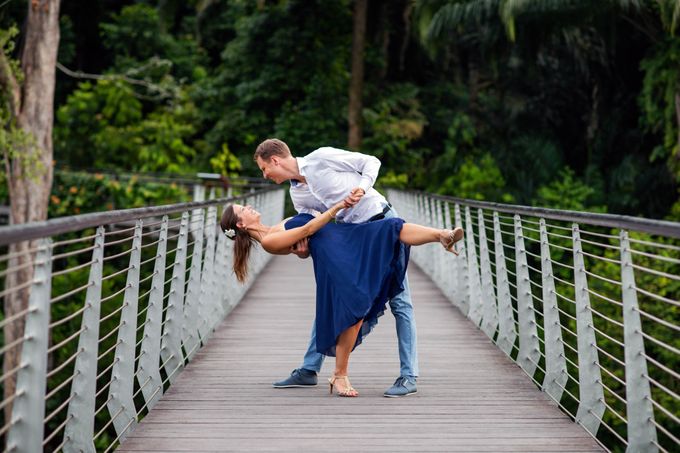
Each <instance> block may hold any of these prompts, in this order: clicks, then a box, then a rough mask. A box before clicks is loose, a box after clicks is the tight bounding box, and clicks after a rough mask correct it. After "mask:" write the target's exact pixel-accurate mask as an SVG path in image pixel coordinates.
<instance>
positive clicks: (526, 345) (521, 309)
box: [515, 215, 541, 376]
mask: <svg viewBox="0 0 680 453" xmlns="http://www.w3.org/2000/svg"><path fill="white" fill-rule="evenodd" d="M515 264H516V269H515V272H516V273H517V281H516V283H517V320H518V322H519V353H518V354H517V363H518V364H519V366H521V367H522V369H524V371H525V372H526V373H527V374H528V375H529V376H533V375H534V373H535V372H536V366H537V364H538V360H539V358H540V354H541V351H540V349H538V329H537V328H536V314H535V313H534V301H533V299H532V295H531V280H529V266H528V264H527V252H526V248H525V246H524V230H523V229H522V219H521V218H520V216H519V215H515Z"/></svg>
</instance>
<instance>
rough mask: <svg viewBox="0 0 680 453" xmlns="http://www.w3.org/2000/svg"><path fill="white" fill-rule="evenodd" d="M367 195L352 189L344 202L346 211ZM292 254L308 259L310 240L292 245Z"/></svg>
mask: <svg viewBox="0 0 680 453" xmlns="http://www.w3.org/2000/svg"><path fill="white" fill-rule="evenodd" d="M365 194H366V191H365V190H364V189H362V188H361V187H355V188H354V189H352V190H351V191H350V193H349V195H347V197H346V198H345V199H344V200H343V201H342V203H344V205H345V209H349V208H352V207H353V206H355V205H356V204H357V203H359V201H360V200H361V198H362V197H363V196H364V195H365ZM290 253H294V254H296V255H297V256H298V258H307V257H308V256H309V238H304V239H302V240H300V241H298V242H297V243H295V245H292V246H291V247H290Z"/></svg>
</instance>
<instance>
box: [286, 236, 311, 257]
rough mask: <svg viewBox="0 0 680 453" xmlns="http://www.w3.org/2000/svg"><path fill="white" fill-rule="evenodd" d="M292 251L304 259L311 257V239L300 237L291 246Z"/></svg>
mask: <svg viewBox="0 0 680 453" xmlns="http://www.w3.org/2000/svg"><path fill="white" fill-rule="evenodd" d="M290 253H294V254H296V255H297V256H298V258H302V259H304V258H307V257H309V239H307V238H304V239H300V240H299V241H298V242H296V243H295V244H294V245H292V246H291V247H290Z"/></svg>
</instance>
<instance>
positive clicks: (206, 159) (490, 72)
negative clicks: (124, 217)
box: [0, 0, 680, 220]
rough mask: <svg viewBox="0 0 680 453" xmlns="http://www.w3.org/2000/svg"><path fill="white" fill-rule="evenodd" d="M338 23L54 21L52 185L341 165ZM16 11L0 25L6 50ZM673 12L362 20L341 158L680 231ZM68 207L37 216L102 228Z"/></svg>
mask: <svg viewBox="0 0 680 453" xmlns="http://www.w3.org/2000/svg"><path fill="white" fill-rule="evenodd" d="M354 3H355V2H352V1H349V0H306V1H300V0H289V1H284V0H278V1H265V0H257V1H255V0H249V1H246V0H240V1H238V0H236V1H228V0H188V1H179V0H147V1H134V0H100V1H96V2H93V1H91V0H70V1H68V2H62V5H61V27H60V28H61V43H60V48H59V58H58V60H59V63H60V65H62V66H61V68H63V70H62V69H60V70H59V71H58V73H57V93H56V106H55V109H56V112H55V129H54V146H55V151H54V158H55V165H56V168H57V169H59V168H72V169H83V170H90V169H107V170H116V171H125V172H173V173H185V174H190V173H195V172H198V171H215V172H220V173H232V174H233V173H235V172H240V173H242V174H245V175H251V176H256V175H257V174H258V172H257V168H256V167H255V165H254V164H253V162H252V158H251V156H252V152H253V150H254V148H255V146H256V145H257V144H258V143H259V141H261V140H262V139H264V138H267V137H271V136H276V137H279V138H282V139H283V140H285V141H286V142H287V143H288V144H289V145H290V146H291V149H292V150H293V152H294V154H296V155H304V154H306V153H308V152H310V151H312V150H314V149H315V148H317V147H319V146H324V145H333V146H338V147H343V148H346V147H347V129H348V120H347V109H348V107H347V106H348V88H349V81H350V77H351V59H352V35H353V7H354ZM25 10H26V5H25V2H22V1H10V2H5V3H4V4H3V6H2V7H0V29H2V30H3V34H4V35H6V34H7V33H8V31H9V30H12V29H15V30H20V29H21V27H22V24H23V22H24V20H25V14H26V11H25ZM679 11H680V6H679V3H678V2H676V1H675V0H647V1H645V0H601V1H597V2H592V1H590V0H522V1H519V0H448V1H447V0H417V1H413V0H392V1H387V0H371V1H368V8H367V12H366V23H367V29H366V36H365V54H364V58H363V61H364V65H365V69H364V74H365V75H364V78H363V79H364V83H363V90H362V101H363V102H362V105H363V107H362V112H361V113H362V114H361V117H362V119H363V128H362V135H363V141H362V143H361V145H360V146H359V147H358V148H357V149H358V150H360V151H362V152H365V153H369V154H374V155H376V156H378V157H379V158H381V160H382V162H383V168H382V171H381V176H382V181H381V182H382V183H385V184H391V185H396V186H408V187H411V188H415V189H424V190H427V191H431V192H437V193H442V194H450V195H456V196H460V197H465V198H476V199H486V200H490V201H505V202H513V203H518V204H534V205H541V206H548V207H558V208H568V209H583V210H591V211H599V212H603V211H604V212H610V213H619V214H631V215H643V216H647V217H652V218H667V219H675V220H678V219H680V203H679V202H678V198H679V197H678V181H679V180H680V165H678V161H679V159H678V158H679V157H680V154H679V150H678V140H679V138H678V121H679V120H680V70H679V68H680V61H679V60H680V38H679V37H678V33H677V21H678V13H679ZM4 35H3V36H4ZM13 35H15V36H14V38H12V39H10V40H9V41H8V40H4V39H3V42H5V43H6V44H5V46H4V50H5V51H6V52H8V53H9V54H10V55H11V56H14V58H16V57H17V54H18V51H19V49H20V47H21V33H13ZM84 73H86V74H90V75H91V76H86V75H85V74H84ZM74 75H75V77H74ZM102 76H103V77H102ZM3 108H4V107H3ZM57 179H59V176H57ZM95 183H96V181H95V182H92V184H95ZM70 187H71V186H70V185H69V184H68V182H65V183H61V182H60V181H55V184H54V187H53V193H54V195H55V197H53V199H52V200H53V203H54V204H55V206H51V208H50V213H51V215H65V214H73V213H76V212H85V211H92V210H101V209H105V206H104V205H102V204H100V203H99V199H98V198H97V195H96V194H95V193H92V192H91V191H90V190H85V191H80V190H79V191H78V192H77V193H75V192H74V193H72V192H71V191H70ZM83 187H84V186H83ZM149 190H151V191H153V190H156V189H154V188H151V189H149ZM158 190H166V189H158ZM0 196H2V197H3V198H4V199H5V200H6V191H5V189H3V193H2V194H0ZM88 196H92V199H91V200H89V201H88V202H85V201H83V200H82V198H83V197H88ZM130 196H131V197H133V198H134V197H135V195H134V194H131V195H130ZM159 196H160V195H159ZM73 197H80V201H79V202H75V201H72V200H70V199H71V198H73ZM156 198H158V197H156ZM57 199H58V200H59V203H56V200H57ZM153 199H154V197H153V196H152V197H151V198H150V200H153ZM131 202H132V199H131ZM149 203H151V201H149ZM4 204H7V202H6V201H5V203H4ZM56 205H58V206H56ZM65 206H69V207H70V208H68V209H67V208H66V207H65ZM76 207H78V210H79V211H76V210H75V208H76ZM116 207H128V206H126V205H125V202H124V200H122V199H120V200H119V202H118V203H117V204H116Z"/></svg>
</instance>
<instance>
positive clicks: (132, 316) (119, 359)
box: [106, 220, 143, 442]
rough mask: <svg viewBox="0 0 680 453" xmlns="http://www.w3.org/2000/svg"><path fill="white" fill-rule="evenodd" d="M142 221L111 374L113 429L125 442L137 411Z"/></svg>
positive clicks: (108, 404) (109, 407) (135, 246)
mask: <svg viewBox="0 0 680 453" xmlns="http://www.w3.org/2000/svg"><path fill="white" fill-rule="evenodd" d="M142 225H143V223H142V221H141V220H138V221H137V225H136V226H135V234H134V237H133V239H132V252H131V253H130V270H128V273H127V284H126V285H125V295H124V296H123V308H122V309H121V314H120V324H119V326H118V341H117V346H116V352H115V355H114V363H113V369H112V371H111V384H110V385H109V397H108V402H107V403H106V406H107V407H108V409H109V414H110V415H111V419H112V420H113V426H114V428H115V429H116V433H117V434H118V440H119V441H120V442H122V441H123V440H124V439H125V435H126V433H127V432H128V429H129V428H131V427H133V426H134V424H135V423H136V421H137V409H136V408H135V402H134V399H133V387H134V374H135V346H136V344H137V305H138V301H139V268H140V261H141V249H142Z"/></svg>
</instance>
